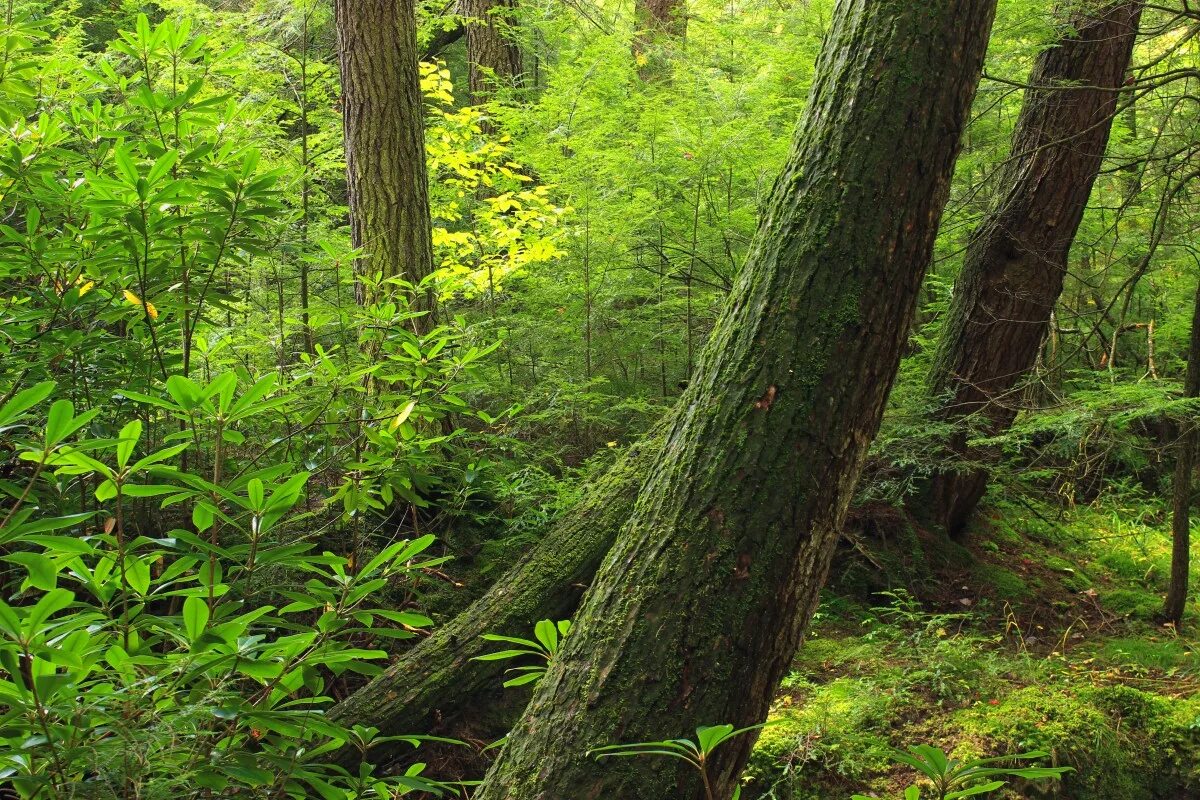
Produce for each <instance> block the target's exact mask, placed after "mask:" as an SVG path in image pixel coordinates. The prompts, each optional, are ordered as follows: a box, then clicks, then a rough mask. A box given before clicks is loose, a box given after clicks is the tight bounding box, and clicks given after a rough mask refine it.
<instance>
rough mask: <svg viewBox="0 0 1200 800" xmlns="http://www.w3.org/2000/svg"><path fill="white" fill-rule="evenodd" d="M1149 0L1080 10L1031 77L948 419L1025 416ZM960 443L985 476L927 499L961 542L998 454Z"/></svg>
mask: <svg viewBox="0 0 1200 800" xmlns="http://www.w3.org/2000/svg"><path fill="white" fill-rule="evenodd" d="M1142 5H1143V4H1142V2H1141V0H1136V2H1130V1H1129V0H1122V1H1121V2H1109V3H1106V4H1105V5H1103V6H1101V7H1099V8H1096V7H1095V6H1088V7H1087V8H1085V9H1083V10H1081V11H1078V12H1076V14H1075V16H1073V17H1072V18H1071V19H1070V20H1069V21H1068V24H1067V26H1066V28H1067V31H1068V33H1067V34H1065V35H1064V37H1063V38H1062V39H1061V40H1060V41H1059V42H1058V43H1057V44H1056V45H1055V46H1054V47H1051V48H1050V49H1048V50H1046V51H1045V52H1044V53H1042V54H1041V55H1040V56H1039V57H1038V59H1037V62H1036V64H1035V66H1034V69H1033V73H1032V74H1031V75H1030V78H1029V85H1030V88H1028V89H1026V92H1025V102H1024V105H1023V107H1022V109H1021V114H1020V116H1019V117H1018V119H1017V127H1016V130H1015V131H1014V133H1013V144H1012V155H1011V157H1010V159H1009V160H1008V162H1007V164H1006V166H1005V168H1004V171H1003V172H1002V174H1001V176H1000V184H999V185H1000V186H1002V187H1004V194H1003V195H1002V196H1001V197H1000V198H999V199H998V201H997V202H996V204H995V205H994V207H993V208H992V209H991V211H990V212H989V213H988V215H987V216H986V217H985V218H984V220H983V222H981V223H980V225H979V226H978V227H977V228H976V229H975V232H974V234H973V235H972V237H971V241H970V243H969V245H968V248H967V253H966V256H965V259H964V262H963V268H962V272H961V273H960V274H959V277H958V279H957V281H956V282H955V284H954V294H953V299H952V301H951V305H950V311H949V313H948V315H947V318H946V322H945V325H944V327H943V329H942V332H941V338H940V339H939V345H938V349H937V352H936V354H935V355H934V362H933V367H932V370H931V372H930V375H929V391H930V394H931V396H933V397H935V398H940V399H941V402H942V405H941V407H940V410H939V411H938V412H937V413H938V415H939V417H940V418H941V419H943V420H946V421H957V420H965V419H968V418H969V419H970V424H969V426H964V427H970V429H971V430H974V431H977V432H978V433H981V434H983V435H996V434H999V433H1002V432H1003V431H1005V430H1007V429H1008V427H1009V426H1010V425H1011V424H1012V421H1013V419H1014V418H1015V417H1016V413H1017V403H1016V400H1017V396H1018V394H1019V392H1020V388H1021V385H1022V382H1023V379H1024V377H1025V376H1026V375H1027V374H1028V373H1029V371H1030V369H1031V368H1032V367H1033V365H1034V362H1035V360H1036V358H1037V352H1038V348H1039V347H1040V346H1041V342H1042V340H1043V338H1044V337H1045V335H1046V330H1047V327H1048V325H1049V323H1050V313H1051V312H1052V311H1053V310H1054V304H1055V303H1056V302H1057V301H1058V296H1059V294H1060V293H1061V292H1062V287H1063V279H1064V277H1065V275H1066V271H1067V258H1068V255H1069V253H1070V249H1071V243H1072V242H1073V241H1074V239H1075V233H1076V231H1077V229H1078V228H1079V223H1080V220H1082V218H1083V213H1084V210H1085V209H1086V207H1087V201H1088V196H1089V195H1090V194H1091V190H1092V183H1093V181H1094V180H1095V178H1096V174H1097V172H1098V171H1099V169H1100V165H1101V162H1102V159H1103V157H1104V151H1105V148H1106V147H1107V144H1108V136H1109V131H1110V129H1111V126H1112V119H1113V115H1114V114H1115V113H1116V110H1117V100H1118V98H1119V96H1120V95H1119V92H1117V91H1115V90H1116V89H1118V88H1119V87H1120V86H1121V85H1122V84H1123V83H1124V81H1125V75H1126V71H1127V70H1128V67H1129V59H1130V56H1131V54H1132V52H1133V44H1134V40H1135V39H1136V37H1137V29H1138V20H1139V18H1140V16H1141V12H1142ZM969 438H971V437H970V435H968V433H966V432H965V431H964V432H962V433H959V434H957V435H956V436H955V437H954V438H953V439H952V441H951V442H950V449H951V450H952V451H953V453H954V455H955V456H956V460H961V461H967V462H970V463H973V464H975V465H976V468H971V469H961V470H957V471H945V472H940V473H937V474H935V475H934V476H933V477H932V478H931V480H930V481H929V484H928V486H927V487H926V489H927V491H925V492H922V493H920V495H919V496H918V500H917V501H916V502H918V503H920V504H921V505H922V506H926V508H918V509H915V510H916V511H917V512H918V513H919V514H922V513H926V514H927V513H928V512H932V516H934V517H935V518H936V521H938V522H940V523H942V524H944V525H945V526H946V529H947V530H948V531H949V532H950V533H952V534H955V535H957V534H959V533H961V531H962V529H963V528H964V527H965V525H966V524H967V522H968V521H969V519H970V516H971V514H972V513H973V512H974V510H975V508H976V506H978V504H979V501H980V500H981V499H982V497H983V494H984V491H985V490H986V488H987V477H988V473H987V471H986V470H985V469H984V468H982V467H979V466H978V464H979V462H984V463H986V462H987V461H988V460H989V459H990V457H991V454H990V453H988V452H986V451H984V450H980V449H977V448H971V447H968V446H967V441H968V439H969Z"/></svg>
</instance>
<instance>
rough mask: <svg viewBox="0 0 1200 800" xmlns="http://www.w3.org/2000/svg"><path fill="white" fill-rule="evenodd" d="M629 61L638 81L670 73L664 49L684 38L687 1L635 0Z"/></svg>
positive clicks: (685, 33)
mask: <svg viewBox="0 0 1200 800" xmlns="http://www.w3.org/2000/svg"><path fill="white" fill-rule="evenodd" d="M633 24H634V31H633V57H634V59H635V60H636V61H637V65H638V75H640V76H641V78H642V80H651V79H654V78H656V77H661V76H664V75H665V74H667V73H668V72H669V71H670V60H669V59H668V58H667V53H666V52H664V51H665V50H666V49H667V48H669V47H671V46H673V45H674V44H675V43H677V42H678V41H680V40H682V39H683V38H684V37H685V36H686V35H687V0H637V2H636V3H635V4H634V7H633Z"/></svg>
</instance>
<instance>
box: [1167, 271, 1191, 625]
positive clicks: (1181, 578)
mask: <svg viewBox="0 0 1200 800" xmlns="http://www.w3.org/2000/svg"><path fill="white" fill-rule="evenodd" d="M1183 394H1184V396H1185V397H1200V285H1198V286H1197V287H1196V301H1195V305H1194V309H1193V311H1192V337H1191V346H1190V347H1189V348H1188V363H1187V377H1186V378H1185V379H1184V386H1183ZM1197 438H1200V437H1197V434H1196V422H1195V420H1194V419H1187V420H1185V421H1184V422H1183V424H1182V431H1181V434H1180V437H1179V445H1178V449H1179V454H1178V455H1177V456H1176V457H1175V480H1174V490H1173V495H1174V499H1173V503H1172V508H1171V583H1170V585H1169V586H1168V587H1167V601H1166V604H1165V605H1164V607H1163V616H1164V617H1165V618H1166V620H1167V621H1168V622H1170V623H1171V624H1173V625H1174V626H1175V627H1176V628H1180V627H1182V625H1183V613H1184V611H1185V610H1186V608H1187V596H1188V572H1189V570H1190V568H1191V557H1192V547H1191V510H1192V468H1193V466H1194V465H1195V458H1196V444H1197V442H1196V440H1197Z"/></svg>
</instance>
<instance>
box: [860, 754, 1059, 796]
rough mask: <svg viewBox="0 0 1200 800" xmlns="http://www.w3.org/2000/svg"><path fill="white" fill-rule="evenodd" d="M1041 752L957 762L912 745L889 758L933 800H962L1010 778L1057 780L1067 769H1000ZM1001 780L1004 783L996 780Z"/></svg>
mask: <svg viewBox="0 0 1200 800" xmlns="http://www.w3.org/2000/svg"><path fill="white" fill-rule="evenodd" d="M1048 755H1049V753H1044V752H1042V751H1040V750H1033V751H1030V752H1028V753H1019V754H1017V755H1012V756H999V757H996V758H976V759H971V760H968V761H959V760H958V759H956V758H952V757H950V756H947V755H946V754H945V753H943V752H942V751H941V750H939V749H937V748H936V747H933V746H931V745H927V744H918V745H913V746H911V747H909V748H908V752H904V751H903V750H893V751H892V758H894V759H895V760H896V761H898V762H900V763H901V764H904V765H905V766H909V767H912V768H913V769H915V770H916V771H917V772H918V773H920V774H921V775H923V776H924V777H925V778H927V779H928V780H929V782H930V783H931V784H932V785H933V792H932V796H933V797H934V798H936V800H958V798H962V797H974V796H976V795H983V794H990V793H991V792H994V791H996V790H997V789H1000V788H1001V787H1003V786H1004V785H1005V784H1007V783H1008V781H1009V780H1011V779H1013V778H1022V779H1024V780H1046V779H1050V778H1053V779H1057V778H1059V777H1061V776H1062V774H1063V773H1064V772H1069V771H1070V769H1071V768H1070V767H1009V766H1001V765H1002V764H1003V763H1004V762H1006V761H1030V760H1033V759H1041V758H1045V757H1046V756H1048ZM998 778H1003V779H1004V780H997V779H998ZM920 797H921V790H920V787H918V786H910V787H908V788H907V789H905V791H904V800H920ZM854 800H867V798H866V797H865V796H864V795H861V794H859V795H855V796H854Z"/></svg>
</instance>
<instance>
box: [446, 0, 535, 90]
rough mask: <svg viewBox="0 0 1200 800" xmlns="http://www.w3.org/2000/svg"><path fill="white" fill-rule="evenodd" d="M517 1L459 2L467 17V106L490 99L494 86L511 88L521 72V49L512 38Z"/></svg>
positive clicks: (471, 0)
mask: <svg viewBox="0 0 1200 800" xmlns="http://www.w3.org/2000/svg"><path fill="white" fill-rule="evenodd" d="M516 8H517V0H461V3H460V13H461V14H463V15H464V16H465V17H467V18H468V19H467V22H466V29H467V87H468V89H469V90H470V92H471V102H472V103H473V104H476V105H479V104H481V103H486V102H487V101H488V100H489V99H491V97H492V94H493V93H494V91H495V88H496V86H503V85H507V86H512V85H514V84H515V83H517V82H519V81H520V79H521V74H522V72H523V69H522V64H521V48H520V46H519V45H518V44H517V41H516V39H515V38H514V37H513V35H512V26H513V22H514V20H513V14H514V12H515V11H516Z"/></svg>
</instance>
